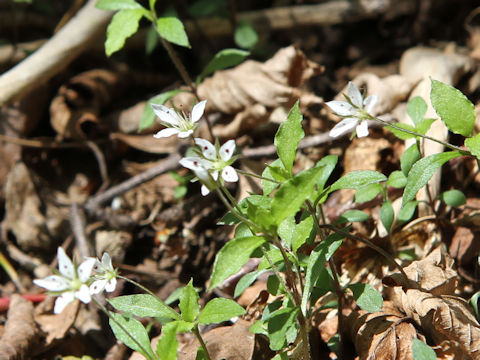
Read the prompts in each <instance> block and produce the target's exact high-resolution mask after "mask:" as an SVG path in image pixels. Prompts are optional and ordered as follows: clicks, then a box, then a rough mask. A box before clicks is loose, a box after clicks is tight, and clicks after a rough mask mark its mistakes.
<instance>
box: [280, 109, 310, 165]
mask: <svg viewBox="0 0 480 360" xmlns="http://www.w3.org/2000/svg"><path fill="white" fill-rule="evenodd" d="M302 120H303V115H302V113H301V112H300V108H299V102H298V101H297V102H296V103H295V105H294V106H293V107H292V109H291V110H290V112H289V113H288V116H287V120H285V121H284V122H283V123H282V124H281V125H280V127H279V128H278V131H277V133H276V134H275V141H274V144H275V146H276V148H277V153H278V157H279V158H280V160H281V161H282V163H283V165H284V166H285V169H286V170H287V171H288V173H289V174H292V166H293V162H294V161H295V154H296V152H297V147H298V143H299V142H300V140H301V139H302V138H303V137H304V136H305V133H304V131H303V128H302Z"/></svg>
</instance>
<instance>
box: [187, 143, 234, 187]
mask: <svg viewBox="0 0 480 360" xmlns="http://www.w3.org/2000/svg"><path fill="white" fill-rule="evenodd" d="M195 144H197V145H198V147H199V148H200V150H201V154H200V153H199V156H197V157H187V158H183V159H182V160H180V165H182V166H184V167H186V168H188V169H190V170H192V171H193V172H194V173H195V175H196V176H197V177H198V178H199V179H200V181H201V182H202V184H203V186H202V195H204V196H205V195H207V194H208V193H209V192H210V190H213V189H215V188H216V187H217V186H218V185H217V181H218V180H219V175H220V177H221V180H223V181H228V182H236V181H238V174H237V171H236V170H235V169H234V168H233V167H232V166H230V164H232V163H233V162H234V161H235V160H236V159H235V157H234V156H233V153H234V152H235V141H234V140H229V141H227V142H226V143H225V144H223V145H222V146H221V147H220V146H219V145H218V144H216V145H213V144H212V143H211V142H210V141H207V140H204V139H200V138H196V139H195Z"/></svg>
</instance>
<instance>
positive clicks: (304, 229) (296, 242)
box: [292, 215, 314, 252]
mask: <svg viewBox="0 0 480 360" xmlns="http://www.w3.org/2000/svg"><path fill="white" fill-rule="evenodd" d="M312 232H314V228H313V217H312V216H311V215H310V216H308V217H306V218H305V219H303V220H302V221H300V223H298V224H297V225H296V226H295V231H294V232H293V235H292V250H293V251H295V252H297V250H298V249H299V248H300V247H301V246H302V245H303V244H305V242H306V241H307V240H308V239H309V238H310V236H311V234H312Z"/></svg>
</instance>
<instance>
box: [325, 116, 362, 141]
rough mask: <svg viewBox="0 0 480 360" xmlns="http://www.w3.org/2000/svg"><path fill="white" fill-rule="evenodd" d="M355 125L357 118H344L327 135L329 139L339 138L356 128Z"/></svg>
mask: <svg viewBox="0 0 480 360" xmlns="http://www.w3.org/2000/svg"><path fill="white" fill-rule="evenodd" d="M357 124H358V119H357V118H345V119H343V120H342V121H340V122H339V123H338V124H337V125H335V126H334V127H333V129H332V130H330V133H329V135H330V136H331V137H337V136H340V135H342V134H343V133H346V132H347V131H348V130H350V129H353V128H354V127H355V126H357Z"/></svg>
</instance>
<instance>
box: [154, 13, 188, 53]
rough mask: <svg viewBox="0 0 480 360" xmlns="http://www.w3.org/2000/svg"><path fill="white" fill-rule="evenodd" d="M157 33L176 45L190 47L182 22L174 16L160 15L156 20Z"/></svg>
mask: <svg viewBox="0 0 480 360" xmlns="http://www.w3.org/2000/svg"><path fill="white" fill-rule="evenodd" d="M157 32H158V34H159V35H160V36H161V37H162V38H164V39H165V40H167V41H168V42H171V43H173V44H176V45H180V46H184V47H188V48H189V47H190V43H189V42H188V36H187V33H186V32H185V28H184V27H183V24H182V22H181V21H180V20H179V19H178V18H176V17H162V18H159V19H158V20H157Z"/></svg>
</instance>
